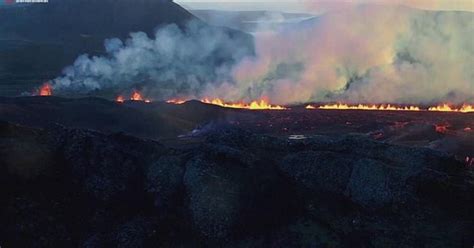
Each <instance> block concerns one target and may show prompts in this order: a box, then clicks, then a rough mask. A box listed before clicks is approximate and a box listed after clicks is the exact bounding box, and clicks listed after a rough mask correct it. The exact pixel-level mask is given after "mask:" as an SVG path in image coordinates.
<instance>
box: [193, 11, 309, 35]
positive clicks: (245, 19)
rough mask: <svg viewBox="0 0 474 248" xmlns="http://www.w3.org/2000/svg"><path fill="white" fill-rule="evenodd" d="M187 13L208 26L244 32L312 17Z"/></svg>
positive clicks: (267, 13)
mask: <svg viewBox="0 0 474 248" xmlns="http://www.w3.org/2000/svg"><path fill="white" fill-rule="evenodd" d="M189 11H190V12H191V13H192V14H193V15H195V16H196V17H198V18H200V19H201V20H203V21H205V22H207V23H209V24H212V25H219V26H225V27H230V28H234V29H238V30H242V31H244V32H256V31H261V30H267V29H277V28H279V27H281V26H283V25H287V24H289V23H293V24H294V23H298V22H300V21H302V20H306V19H308V18H311V17H312V15H310V14H304V13H285V12H278V11H224V10H203V9H195V10H193V9H190V10H189Z"/></svg>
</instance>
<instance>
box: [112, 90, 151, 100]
mask: <svg viewBox="0 0 474 248" xmlns="http://www.w3.org/2000/svg"><path fill="white" fill-rule="evenodd" d="M115 101H116V102H118V103H123V102H125V98H124V97H123V96H121V95H120V96H117V98H115ZM130 101H138V102H146V103H151V100H149V99H144V98H143V96H142V94H141V93H140V92H138V91H134V92H133V93H132V96H130Z"/></svg>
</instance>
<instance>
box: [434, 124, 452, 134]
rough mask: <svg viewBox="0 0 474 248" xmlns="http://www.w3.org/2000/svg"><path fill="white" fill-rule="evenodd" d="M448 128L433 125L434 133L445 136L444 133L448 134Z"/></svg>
mask: <svg viewBox="0 0 474 248" xmlns="http://www.w3.org/2000/svg"><path fill="white" fill-rule="evenodd" d="M448 127H449V125H448V124H436V125H435V131H436V132H437V133H442V134H445V133H446V132H448Z"/></svg>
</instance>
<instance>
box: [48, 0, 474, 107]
mask: <svg viewBox="0 0 474 248" xmlns="http://www.w3.org/2000/svg"><path fill="white" fill-rule="evenodd" d="M473 33H474V17H473V14H472V13H469V12H432V11H421V10H414V9H409V8H405V7H382V6H374V5H362V6H359V7H351V8H347V9H343V10H339V11H333V12H328V13H326V14H324V15H322V16H320V17H317V18H315V19H312V20H309V21H305V22H303V23H300V24H299V25H292V26H288V27H287V28H285V29H283V30H281V31H280V32H277V33H261V34H258V35H256V37H255V46H256V54H255V56H253V55H249V54H252V53H251V52H250V51H251V48H249V46H248V44H247V43H246V42H244V40H242V39H240V40H239V39H235V37H232V36H231V35H229V34H228V33H226V32H223V31H217V30H216V29H212V28H209V27H207V26H203V25H196V24H190V25H189V26H188V28H187V29H186V30H185V31H181V30H179V29H178V28H177V27H174V26H168V27H165V28H163V29H160V30H159V31H158V32H157V34H156V38H154V39H152V38H149V37H147V36H146V35H144V34H142V33H136V34H133V35H132V37H131V39H130V40H128V41H126V42H125V43H123V42H121V41H119V40H117V39H112V40H109V41H107V42H106V46H107V51H108V55H107V56H105V57H94V58H89V57H87V56H81V57H79V58H78V59H77V61H76V62H75V64H74V65H73V66H71V67H68V68H67V69H66V70H65V71H64V75H63V76H62V77H60V78H58V79H56V80H55V83H54V85H53V86H54V88H55V90H57V91H59V92H62V93H68V92H69V93H70V92H82V93H88V92H93V91H97V90H99V91H100V90H115V91H117V90H126V89H129V88H130V87H137V84H138V85H139V86H140V85H141V86H142V87H143V89H144V91H145V92H146V94H148V95H150V96H151V97H155V98H156V99H166V98H170V97H187V98H194V97H205V96H208V97H220V98H223V99H226V100H229V101H235V100H251V99H258V98H261V97H267V98H269V99H270V100H271V101H272V102H274V103H278V104H287V103H298V102H308V101H346V102H372V103H383V102H398V103H432V102H442V101H449V102H453V103H461V102H472V101H474V60H473V59H472V58H473V56H474V43H473V42H472V35H471V34H473Z"/></svg>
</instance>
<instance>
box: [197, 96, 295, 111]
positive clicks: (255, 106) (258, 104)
mask: <svg viewBox="0 0 474 248" xmlns="http://www.w3.org/2000/svg"><path fill="white" fill-rule="evenodd" d="M201 102H203V103H207V104H213V105H217V106H221V107H225V108H235V109H251V110H285V109H287V108H285V107H283V106H280V105H271V104H269V103H268V102H267V101H266V100H263V99H261V100H259V101H253V102H251V103H243V102H240V103H226V102H224V101H222V100H221V99H219V98H215V99H212V100H211V99H208V98H205V99H202V100H201Z"/></svg>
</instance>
